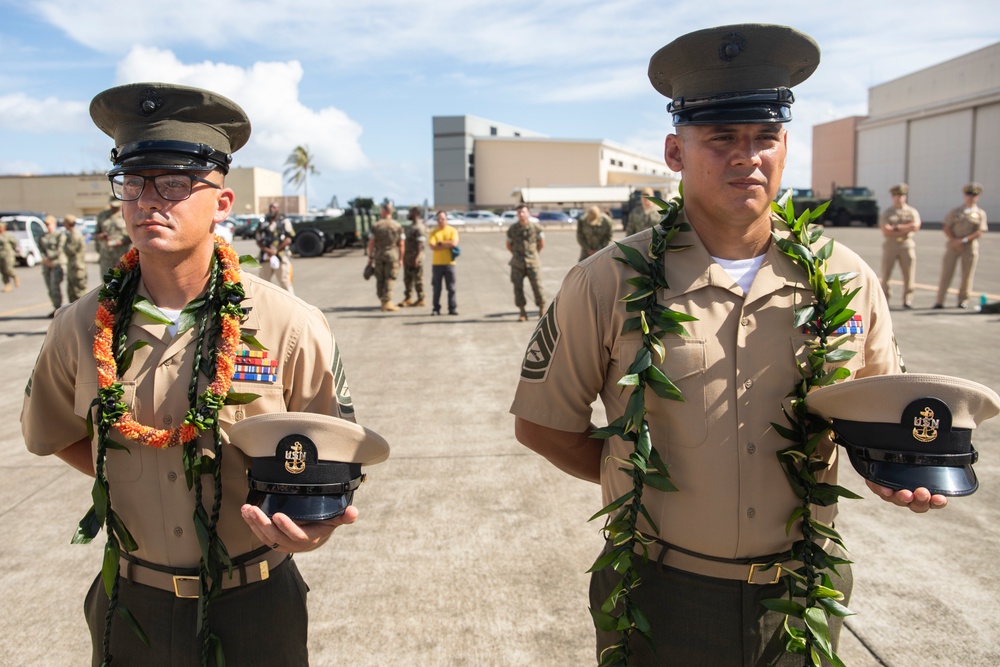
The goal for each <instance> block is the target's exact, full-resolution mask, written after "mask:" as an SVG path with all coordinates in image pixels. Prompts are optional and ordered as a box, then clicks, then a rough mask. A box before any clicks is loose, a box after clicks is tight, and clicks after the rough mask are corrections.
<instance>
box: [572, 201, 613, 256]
mask: <svg viewBox="0 0 1000 667" xmlns="http://www.w3.org/2000/svg"><path fill="white" fill-rule="evenodd" d="M612 234H613V232H612V231H611V219H610V218H608V216H606V215H604V214H603V213H601V209H599V208H597V207H596V206H591V207H590V208H589V209H587V213H586V214H585V215H584V216H583V217H582V218H580V220H579V221H578V222H577V223H576V242H577V243H579V244H580V260H579V261H581V262H582V261H583V260H585V259H587V258H588V257H590V256H591V255H593V254H594V253H595V252H597V251H598V250H600V249H601V248H604V247H606V246H609V245H611V237H612Z"/></svg>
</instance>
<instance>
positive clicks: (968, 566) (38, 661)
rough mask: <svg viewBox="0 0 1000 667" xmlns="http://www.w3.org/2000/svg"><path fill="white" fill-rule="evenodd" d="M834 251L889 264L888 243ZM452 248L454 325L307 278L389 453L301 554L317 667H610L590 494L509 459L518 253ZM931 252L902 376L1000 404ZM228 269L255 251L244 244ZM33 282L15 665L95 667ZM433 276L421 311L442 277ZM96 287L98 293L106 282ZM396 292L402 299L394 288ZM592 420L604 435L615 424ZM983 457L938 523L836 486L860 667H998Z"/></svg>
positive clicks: (992, 491)
mask: <svg viewBox="0 0 1000 667" xmlns="http://www.w3.org/2000/svg"><path fill="white" fill-rule="evenodd" d="M567 227H568V228H567V229H560V230H555V229H550V230H549V231H548V233H547V235H546V248H545V251H544V252H543V254H542V260H543V264H544V268H543V280H544V285H545V289H546V291H547V292H548V294H549V296H550V297H551V295H553V294H555V292H556V290H557V289H558V287H559V284H560V282H561V280H562V278H563V276H564V275H565V273H566V271H567V270H568V269H569V268H570V266H572V264H573V262H575V261H576V258H577V254H578V248H577V245H576V241H575V237H574V234H573V233H572V229H571V228H569V226H567ZM830 233H831V235H833V236H834V237H835V238H836V239H838V241H840V242H844V243H846V244H847V245H849V246H850V247H852V248H853V249H854V250H856V251H857V252H859V253H860V254H861V255H862V256H863V257H864V258H865V259H866V260H867V261H868V262H869V263H871V264H872V266H874V267H876V268H877V267H878V266H879V262H880V256H881V236H880V234H879V232H878V230H876V229H868V228H860V227H851V228H842V229H839V228H834V229H831V230H830ZM619 236H620V232H619ZM461 245H462V249H463V252H462V256H461V258H460V259H459V265H458V307H459V313H460V314H459V315H458V316H455V317H449V316H442V317H431V316H430V308H429V307H427V308H419V309H417V308H407V309H404V310H400V311H398V312H396V313H382V312H380V311H379V309H378V302H377V299H376V297H375V285H374V281H370V282H365V281H364V280H363V279H362V276H361V273H362V269H363V267H364V263H365V261H364V257H363V253H362V251H361V250H360V249H347V250H340V251H336V252H334V253H331V254H328V255H326V256H324V257H321V258H314V259H297V260H296V261H295V262H294V282H295V289H296V293H297V294H298V295H299V296H301V297H302V298H304V299H306V300H307V301H310V302H312V303H314V304H316V305H317V306H318V307H319V308H321V309H322V310H323V311H324V312H325V313H326V314H327V316H328V318H329V320H330V324H331V327H332V329H333V331H334V333H335V335H336V336H337V340H338V343H339V345H340V349H341V352H342V355H343V358H344V363H345V367H346V369H347V374H348V378H349V381H350V387H351V391H352V394H353V396H354V401H355V405H356V407H357V414H358V420H359V422H360V423H362V424H364V425H366V426H369V427H370V428H373V429H374V430H376V431H378V432H379V433H381V434H382V435H383V436H385V437H386V438H387V439H388V441H389V442H390V444H391V446H392V455H391V457H390V459H389V460H388V462H386V463H384V464H382V465H380V466H376V467H372V468H370V469H369V471H368V472H369V480H368V483H366V484H365V485H364V486H363V487H362V488H361V489H360V490H359V491H358V492H357V494H356V496H355V504H356V505H357V506H358V508H359V510H360V519H359V521H358V522H357V524H355V525H353V526H348V527H344V528H341V529H339V530H338V531H337V532H336V533H335V535H334V537H333V538H332V539H331V541H330V542H329V543H328V544H327V545H326V546H325V547H324V548H322V549H320V550H318V551H315V552H312V553H308V554H302V555H299V556H296V561H297V562H298V563H299V567H300V568H301V570H302V571H303V574H304V576H305V578H306V580H307V582H308V583H309V585H310V587H311V593H310V596H309V608H310V633H309V636H310V654H311V657H312V664H314V665H319V666H327V665H346V664H350V665H352V667H368V666H371V667H375V666H377V667H385V666H404V667H409V666H414V667H422V666H427V667H437V666H484V667H488V666H524V665H532V666H535V667H538V666H552V667H577V666H581V665H592V664H595V660H594V650H593V646H594V640H593V630H592V627H591V621H590V616H589V613H588V612H587V604H588V603H587V587H588V579H589V577H588V575H587V574H586V570H587V569H588V568H589V567H590V565H591V563H592V562H593V560H594V558H596V556H597V554H598V552H599V550H600V547H601V537H600V534H599V531H598V529H599V526H598V525H597V524H596V523H588V522H587V519H588V517H589V516H591V515H592V514H593V513H594V512H596V511H597V510H598V509H599V508H600V494H599V490H598V488H597V486H596V485H593V484H589V483H585V482H582V481H579V480H576V479H573V478H570V477H569V476H567V475H565V474H563V473H560V472H559V471H557V470H556V469H555V468H554V467H552V466H551V465H549V464H548V463H547V462H546V461H545V460H543V459H542V458H541V457H539V456H537V455H535V454H533V453H532V452H530V451H528V450H527V449H525V448H524V447H522V446H521V445H519V444H518V443H517V442H516V441H515V439H514V437H513V432H512V431H513V417H512V416H511V415H510V414H509V413H508V407H509V405H510V401H511V399H512V396H513V391H514V387H515V385H516V382H517V377H518V370H519V366H520V361H521V356H522V354H523V352H524V348H525V346H526V344H527V341H528V339H529V337H530V335H531V333H532V329H533V324H532V322H528V323H519V322H517V311H516V309H515V308H514V306H513V298H512V294H511V285H510V281H509V278H508V276H509V273H508V267H507V258H508V254H507V251H506V250H505V248H504V235H503V234H502V233H501V232H500V231H497V230H488V231H487V230H483V231H473V230H463V231H462V240H461ZM917 245H918V264H917V276H918V282H919V283H920V284H919V286H918V290H917V295H916V300H915V301H916V308H915V309H914V310H903V309H902V308H901V303H900V301H901V297H900V296H899V284H898V281H897V282H896V284H895V285H894V288H895V290H896V294H897V295H896V296H895V297H894V298H893V301H892V306H893V319H894V325H895V331H896V336H897V340H898V342H899V344H900V346H901V348H902V350H903V354H904V358H905V360H906V363H907V366H908V369H909V370H910V371H911V372H929V373H946V374H951V375H958V376H962V377H965V378H969V379H972V380H976V381H978V382H982V383H984V384H986V385H989V386H992V387H993V388H997V387H998V385H1000V380H998V378H1000V373H998V370H1000V356H998V354H997V350H996V348H997V345H998V343H1000V316H998V315H983V314H977V313H974V312H972V311H961V310H958V309H955V308H952V307H949V308H948V309H946V310H930V306H931V305H932V303H933V298H934V290H935V289H936V284H937V279H938V275H939V271H940V258H941V254H942V249H943V245H944V235H943V234H942V233H941V232H940V231H934V230H924V231H922V232H920V233H919V234H918V236H917ZM237 249H238V250H239V251H240V252H247V253H248V252H252V243H251V242H249V241H238V242H237ZM998 258H1000V234H995V233H992V234H988V235H986V237H985V238H984V239H983V242H982V246H981V259H980V265H979V269H978V272H977V275H976V283H975V287H976V296H977V297H978V295H979V293H980V292H985V293H987V294H988V295H989V298H990V299H991V300H993V301H996V300H1000V262H998V261H997V259H998ZM19 273H20V276H21V283H22V286H21V288H20V289H17V290H14V291H12V292H10V293H6V294H0V355H2V358H3V359H4V367H5V368H6V370H5V371H4V372H3V374H2V375H0V383H2V388H3V395H4V396H6V397H7V400H6V401H4V402H2V403H0V454H2V458H0V535H2V536H3V537H4V540H5V543H6V552H5V554H4V558H3V565H2V567H0V596H2V599H4V600H6V601H7V602H6V603H5V604H6V607H7V611H6V612H5V613H3V614H0V637H2V638H3V650H2V651H0V665H2V666H10V667H14V666H17V667H22V666H36V665H46V666H51V667H60V666H71V665H74V666H75V665H83V664H87V663H88V661H89V655H90V639H89V635H88V632H87V628H86V623H85V622H84V618H83V598H84V595H85V593H86V591H87V589H88V587H89V586H90V584H91V582H92V581H93V578H94V576H95V575H96V574H97V571H98V569H99V567H100V561H101V546H100V545H98V544H91V545H87V546H76V545H71V544H70V543H69V541H70V536H71V535H72V533H73V531H74V528H75V526H76V523H77V521H78V520H79V519H80V517H81V516H82V514H83V512H84V511H86V509H87V508H88V507H89V505H90V499H89V493H90V487H91V481H90V480H89V478H86V477H84V476H83V475H81V474H79V473H77V472H75V471H73V470H71V469H70V468H69V467H68V466H66V465H65V464H63V463H62V462H61V461H59V460H58V459H56V458H54V457H46V458H39V457H35V456H33V455H31V454H29V453H27V452H26V450H25V449H24V445H23V442H22V439H21V434H20V427H19V423H18V416H19V414H20V410H21V402H22V397H23V394H22V392H23V390H24V386H25V383H26V381H27V379H28V376H29V374H30V373H31V369H32V366H33V363H34V360H35V357H36V355H37V353H38V349H39V346H40V344H41V342H42V339H43V336H44V335H45V331H46V328H47V326H48V322H49V320H48V314H49V312H50V311H51V307H50V304H49V303H48V299H47V297H46V292H45V290H44V287H43V286H42V283H41V273H40V271H39V269H38V268H34V269H20V270H19ZM896 277H897V278H898V271H897V274H896ZM426 278H427V282H428V286H427V289H428V297H427V298H428V301H429V299H430V287H429V279H430V268H429V264H428V267H427V273H426ZM90 279H91V284H92V285H96V284H97V283H96V281H97V267H96V265H92V266H91V275H90ZM395 294H396V299H395V300H396V301H400V300H401V299H402V280H400V281H399V282H398V283H397V285H396V290H395ZM953 305H954V296H952V297H951V299H950V301H949V306H953ZM594 419H595V422H596V423H599V424H602V423H606V421H605V416H604V414H603V410H602V408H601V407H600V405H597V406H596V411H595V416H594ZM975 440H976V445H977V448H978V449H979V451H980V457H981V458H980V460H979V462H978V463H977V464H976V468H975V469H976V472H977V473H978V475H979V479H980V484H981V487H980V489H979V491H978V492H977V493H976V494H974V495H972V496H970V497H967V498H958V499H953V500H952V501H951V502H950V503H949V506H948V507H947V508H946V509H945V510H943V511H937V512H933V513H930V514H927V515H919V516H918V515H913V514H911V513H909V512H907V511H905V510H901V509H899V508H896V507H893V506H890V505H888V504H886V503H883V502H881V501H880V500H878V499H877V498H875V497H873V496H871V494H870V493H868V492H867V489H866V488H865V487H864V485H863V483H862V481H861V479H860V478H859V477H858V476H857V475H856V474H855V473H854V472H853V470H851V469H850V468H849V466H846V464H845V471H844V473H843V474H842V480H843V481H844V483H845V484H846V485H847V486H848V487H850V488H852V489H854V490H855V491H857V492H859V493H861V494H862V495H864V496H865V499H864V500H859V501H843V502H842V503H841V515H840V518H839V519H838V522H837V528H838V529H839V530H840V531H841V533H842V534H843V535H844V538H845V541H846V543H847V546H848V548H849V549H850V552H851V556H852V558H853V559H854V561H855V565H854V575H855V589H854V597H853V599H852V601H851V604H850V606H851V608H852V609H853V610H854V611H856V612H857V616H854V617H852V618H850V619H849V620H848V622H847V627H846V631H845V632H844V635H843V637H842V645H841V650H840V655H841V657H842V658H843V659H844V661H845V662H846V664H847V665H850V666H851V667H875V666H883V667H903V666H909V665H934V666H952V665H954V666H956V667H958V666H961V667H995V666H996V665H1000V620H998V616H997V614H996V607H997V603H998V601H1000V583H998V577H1000V574H998V572H997V570H996V568H995V567H994V564H995V560H996V556H997V554H998V553H1000V531H998V529H997V526H998V525H1000V419H995V420H992V421H990V422H987V423H986V424H985V425H984V426H983V427H981V429H980V430H979V431H977V433H976V438H975ZM261 613H267V610H261ZM122 631H126V630H122ZM275 641H280V638H277V637H276V638H275Z"/></svg>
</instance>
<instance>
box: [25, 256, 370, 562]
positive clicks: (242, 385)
mask: <svg viewBox="0 0 1000 667" xmlns="http://www.w3.org/2000/svg"><path fill="white" fill-rule="evenodd" d="M242 281H243V286H244V288H245V289H246V293H247V298H246V299H245V300H244V301H243V304H242V305H243V306H244V307H246V308H252V310H250V312H249V314H248V315H247V316H246V318H245V322H244V323H243V324H242V331H243V332H244V333H247V334H252V335H254V336H255V337H256V338H257V340H259V341H260V342H261V344H263V345H264V346H265V347H266V348H267V351H268V358H269V359H274V360H277V362H278V364H277V367H276V369H275V371H274V374H275V375H276V376H277V379H276V380H274V381H264V382H254V381H240V380H237V381H234V382H233V391H236V392H252V393H255V394H259V395H260V398H258V399H256V400H254V401H253V402H251V403H248V404H246V405H231V406H226V407H225V408H223V409H222V411H221V412H220V421H221V424H222V429H223V435H222V439H223V450H222V451H223V460H222V487H223V492H222V494H223V498H222V510H221V515H220V518H219V527H218V530H219V536H220V537H221V539H222V541H223V543H224V544H225V545H226V548H227V549H228V550H229V554H230V556H232V557H234V558H235V557H236V556H239V555H242V554H245V553H247V552H249V551H251V550H253V549H255V548H257V547H260V546H261V544H260V542H259V541H258V540H257V539H256V538H255V537H254V535H253V532H252V531H251V530H250V528H249V527H248V526H247V525H246V523H244V521H243V519H242V517H241V516H240V511H239V509H240V506H241V505H242V504H243V503H244V501H245V499H246V497H247V480H246V474H245V466H246V465H247V461H246V460H245V458H244V456H243V454H242V452H240V451H239V450H237V449H236V448H234V447H231V446H229V437H228V435H227V432H228V430H229V428H230V427H231V426H232V425H233V424H234V423H235V422H237V421H240V420H241V419H244V418H246V417H251V416H254V415H259V414H266V413H271V412H285V411H296V412H316V413H321V414H329V415H334V416H339V417H343V418H345V419H350V420H351V421H353V420H354V408H353V405H352V402H351V398H350V392H349V390H348V387H347V383H346V379H345V376H344V372H343V367H342V366H341V363H340V355H339V351H338V350H337V346H336V342H335V341H334V339H333V335H332V334H331V333H330V328H329V325H328V324H327V321H326V318H325V317H324V315H323V314H322V313H321V312H320V311H319V310H318V309H316V308H315V307H313V306H310V305H308V304H306V303H305V302H304V301H301V300H300V299H297V298H295V297H293V296H291V295H289V294H288V293H287V292H286V291H284V290H283V289H281V288H279V287H277V286H274V285H271V284H270V283H266V282H263V281H261V280H260V279H259V278H257V277H256V276H254V275H251V274H249V273H247V272H246V271H244V272H242ZM140 294H142V295H143V296H145V297H147V298H149V294H148V293H147V292H146V290H145V288H144V287H143V288H141V289H140ZM97 297H98V290H94V291H92V292H90V293H89V294H87V295H86V296H84V297H83V298H81V299H80V300H79V301H76V302H74V303H73V304H71V305H69V306H67V307H66V308H64V309H62V310H60V311H59V312H58V313H57V314H56V317H55V319H54V320H53V322H52V325H51V327H50V328H49V332H48V334H47V336H46V338H45V341H44V343H43V344H42V350H41V352H40V354H39V357H38V360H37V362H36V363H35V369H34V372H33V373H32V379H31V381H29V383H28V387H27V388H26V390H25V398H24V405H23V409H22V412H21V429H22V432H23V434H24V441H25V444H26V445H27V448H28V450H29V451H31V452H33V453H35V454H40V455H47V454H53V453H55V452H58V451H60V450H62V449H63V448H65V447H67V446H69V445H70V444H73V443H74V442H76V441H78V440H80V439H82V438H85V437H87V424H86V416H87V412H88V411H89V410H90V404H91V401H93V400H94V398H95V397H96V396H97V389H98V384H97V366H96V363H95V361H94V359H93V352H92V346H93V338H94V314H95V312H96V309H97ZM137 340H142V341H145V342H147V343H149V345H147V346H145V347H140V348H139V349H137V350H135V356H134V359H133V361H132V365H131V367H130V368H129V369H128V370H127V371H126V373H125V376H124V377H123V378H122V384H123V385H124V387H125V396H124V397H123V400H124V401H125V402H126V403H127V404H128V405H129V407H130V410H131V411H132V413H133V415H134V416H135V418H136V419H137V420H138V421H139V422H140V423H142V424H146V425H149V426H155V427H158V428H169V427H175V426H179V425H180V424H181V423H182V422H183V419H184V415H185V414H186V412H187V410H188V408H189V404H188V398H187V391H188V383H189V381H190V378H191V365H192V363H193V357H194V351H195V345H196V342H197V341H196V333H195V330H194V329H189V330H188V331H186V332H184V333H182V334H179V335H178V336H176V337H174V338H171V336H170V334H169V333H168V331H167V327H166V326H165V325H163V324H158V323H156V322H153V321H152V320H150V319H147V318H146V317H145V316H144V315H142V314H141V313H136V314H135V317H134V319H133V321H132V324H131V325H130V327H129V331H128V341H129V343H132V342H134V341H137ZM241 349H247V348H246V346H245V345H241ZM237 371H239V368H237ZM206 386H207V380H206V379H205V378H204V377H203V378H202V382H201V384H200V386H199V392H201V391H204V389H205V387H206ZM95 431H96V427H95ZM112 437H113V438H114V440H115V441H117V442H120V443H123V444H126V445H127V447H128V449H129V452H124V451H117V450H112V449H109V450H108V452H107V477H108V481H109V483H110V485H111V499H112V507H113V508H114V510H115V511H116V512H118V514H120V515H121V516H122V518H123V519H124V521H125V525H126V526H127V527H128V529H129V530H130V531H131V533H132V535H133V536H134V537H135V539H136V542H137V543H138V545H139V549H138V551H136V552H134V555H135V556H136V557H137V558H140V559H143V560H147V561H150V562H153V563H158V564H161V565H167V566H170V567H181V568H186V567H195V566H197V565H198V561H199V557H200V548H199V546H198V537H197V535H196V534H195V530H194V524H193V521H192V518H191V517H192V514H193V511H194V491H193V490H190V489H188V487H187V483H186V482H185V480H184V467H183V463H182V461H181V451H182V449H183V446H177V447H173V448H170V449H164V450H160V449H154V448H152V447H146V446H142V445H137V444H135V443H132V442H128V441H126V440H125V439H124V437H123V436H122V435H121V434H120V433H118V431H117V430H114V429H112ZM199 444H200V445H201V446H202V448H203V450H202V453H211V451H212V450H213V445H212V435H211V431H210V430H209V431H206V432H205V433H204V434H202V436H201V438H200V440H199ZM93 449H94V456H95V459H96V454H97V446H96V438H95V442H94V447H93ZM202 480H203V482H204V485H205V488H204V496H203V502H204V504H205V507H206V509H207V510H209V511H210V509H211V503H212V499H213V494H214V489H213V485H212V482H211V480H210V478H209V477H208V476H203V477H202ZM87 503H88V500H87V498H81V499H80V506H81V516H82V511H83V510H84V509H86V504H87Z"/></svg>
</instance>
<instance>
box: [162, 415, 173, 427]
mask: <svg viewBox="0 0 1000 667" xmlns="http://www.w3.org/2000/svg"><path fill="white" fill-rule="evenodd" d="M163 423H164V424H166V425H167V426H170V425H171V424H172V423H174V418H173V417H171V416H170V415H167V416H166V417H164V418H163Z"/></svg>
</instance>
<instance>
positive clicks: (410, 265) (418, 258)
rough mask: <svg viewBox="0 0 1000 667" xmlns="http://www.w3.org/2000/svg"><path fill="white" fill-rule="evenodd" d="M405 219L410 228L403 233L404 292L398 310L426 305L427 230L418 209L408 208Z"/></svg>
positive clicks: (414, 207)
mask: <svg viewBox="0 0 1000 667" xmlns="http://www.w3.org/2000/svg"><path fill="white" fill-rule="evenodd" d="M407 217H409V218H410V226H409V227H407V228H406V229H405V230H404V232H403V236H404V244H403V247H404V250H403V283H404V284H405V285H406V291H405V292H403V300H402V301H401V302H400V304H399V307H400V308H405V307H406V306H426V305H427V303H426V302H425V301H424V244H425V243H427V228H426V227H424V221H423V220H421V219H420V209H419V208H417V207H416V206H413V207H411V208H410V212H409V215H408V216H407ZM414 293H415V294H416V295H417V300H416V301H414V300H413V299H411V298H410V295H411V294H414Z"/></svg>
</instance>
